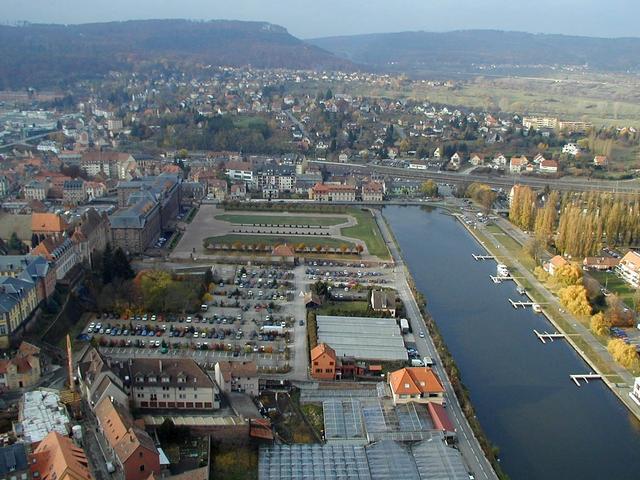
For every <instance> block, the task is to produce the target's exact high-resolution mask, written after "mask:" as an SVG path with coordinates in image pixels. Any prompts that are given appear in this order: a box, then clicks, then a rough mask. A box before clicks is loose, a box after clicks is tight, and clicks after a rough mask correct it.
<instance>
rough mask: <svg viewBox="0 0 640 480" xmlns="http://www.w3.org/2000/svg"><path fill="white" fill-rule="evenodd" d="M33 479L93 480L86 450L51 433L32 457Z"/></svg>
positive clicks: (67, 439) (55, 433) (63, 437)
mask: <svg viewBox="0 0 640 480" xmlns="http://www.w3.org/2000/svg"><path fill="white" fill-rule="evenodd" d="M30 457H31V458H30V460H31V462H30V463H31V464H30V467H29V468H30V471H31V476H32V477H33V478H39V479H40V478H41V479H42V480H92V478H93V477H92V476H91V473H90V472H89V462H88V461H87V456H86V455H85V453H84V450H83V449H82V448H80V447H79V446H77V445H76V444H75V443H73V440H72V439H71V438H69V437H67V436H64V435H60V433H58V432H51V433H49V434H48V435H47V436H46V437H45V438H44V439H43V440H42V441H41V442H40V443H39V444H38V446H37V447H36V448H35V450H34V451H33V453H32V454H31V456H30Z"/></svg>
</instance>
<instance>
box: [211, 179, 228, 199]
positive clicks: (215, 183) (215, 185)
mask: <svg viewBox="0 0 640 480" xmlns="http://www.w3.org/2000/svg"><path fill="white" fill-rule="evenodd" d="M206 184H207V198H210V199H213V200H218V201H219V202H222V201H224V200H225V199H226V198H227V190H228V188H227V181H226V180H221V179H219V178H211V179H207V180H206Z"/></svg>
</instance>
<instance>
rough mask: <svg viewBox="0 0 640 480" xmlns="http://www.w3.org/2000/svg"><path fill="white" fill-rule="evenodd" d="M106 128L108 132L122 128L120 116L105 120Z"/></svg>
mask: <svg viewBox="0 0 640 480" xmlns="http://www.w3.org/2000/svg"><path fill="white" fill-rule="evenodd" d="M107 129H108V130H109V131H110V132H113V133H118V132H119V131H120V130H122V119H120V118H110V119H109V120H107Z"/></svg>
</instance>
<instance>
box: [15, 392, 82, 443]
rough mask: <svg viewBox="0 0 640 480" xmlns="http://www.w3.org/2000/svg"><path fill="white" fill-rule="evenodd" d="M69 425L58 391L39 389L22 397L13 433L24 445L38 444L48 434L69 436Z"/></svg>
mask: <svg viewBox="0 0 640 480" xmlns="http://www.w3.org/2000/svg"><path fill="white" fill-rule="evenodd" d="M70 425H71V423H70V419H69V416H68V415H67V409H66V407H65V406H64V404H63V403H62V402H61V401H60V395H59V394H58V391H57V390H53V389H49V388H39V389H37V390H33V391H31V392H26V393H25V394H24V395H23V396H22V399H21V400H20V409H19V411H18V423H17V424H15V425H14V432H15V433H16V436H17V437H19V438H21V439H22V440H23V441H24V442H26V443H38V442H41V441H42V440H44V438H45V437H46V436H47V435H48V434H49V433H50V432H57V433H59V434H60V435H63V436H67V435H69V432H70V431H71V426H70Z"/></svg>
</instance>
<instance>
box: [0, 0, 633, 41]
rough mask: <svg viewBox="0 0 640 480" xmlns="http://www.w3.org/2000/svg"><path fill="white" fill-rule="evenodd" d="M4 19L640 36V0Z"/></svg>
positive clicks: (156, 1) (7, 4)
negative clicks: (248, 22)
mask: <svg viewBox="0 0 640 480" xmlns="http://www.w3.org/2000/svg"><path fill="white" fill-rule="evenodd" d="M0 5H1V6H2V8H1V9H0V22H2V23H13V22H16V21H29V22H34V23H43V22H44V23H87V22H104V21H114V20H133V19H148V18H188V19H198V20H210V19H233V20H259V21H267V22H270V23H275V24H278V25H282V26H284V27H286V28H287V29H288V30H289V32H290V33H292V34H293V35H295V36H297V37H300V38H315V37H324V36H335V35H353V34H360V33H380V32H399V31H406V30H426V31H449V30H462V29H486V28H489V29H498V30H512V31H524V32H531V33H561V34H567V35H586V36H601V37H622V36H626V37H640V22H638V18H640V0H534V1H531V0H55V1H54V0H2V1H1V2H0Z"/></svg>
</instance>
